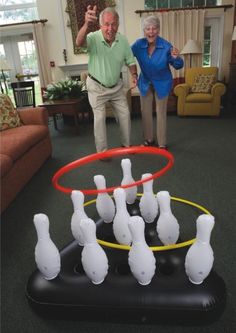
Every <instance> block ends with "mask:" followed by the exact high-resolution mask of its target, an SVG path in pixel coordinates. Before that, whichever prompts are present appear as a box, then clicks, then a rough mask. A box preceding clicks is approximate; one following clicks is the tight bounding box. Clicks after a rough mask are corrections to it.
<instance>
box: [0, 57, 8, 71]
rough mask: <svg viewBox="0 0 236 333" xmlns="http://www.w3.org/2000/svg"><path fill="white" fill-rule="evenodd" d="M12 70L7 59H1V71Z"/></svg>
mask: <svg viewBox="0 0 236 333" xmlns="http://www.w3.org/2000/svg"><path fill="white" fill-rule="evenodd" d="M10 69H11V67H10V65H9V64H8V62H7V61H6V60H5V59H1V58H0V70H1V71H9V70H10Z"/></svg>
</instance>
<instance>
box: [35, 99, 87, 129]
mask: <svg viewBox="0 0 236 333" xmlns="http://www.w3.org/2000/svg"><path fill="white" fill-rule="evenodd" d="M39 106H42V107H45V108H46V109H47V112H48V116H49V117H53V122H54V127H55V129H56V130H58V126H57V118H56V115H57V114H60V113H61V114H63V115H66V116H73V117H74V121H75V127H76V130H77V131H79V119H81V118H82V119H83V118H84V117H85V114H86V113H88V112H90V106H89V104H88V100H87V97H86V96H81V97H80V98H73V99H62V100H50V101H45V102H43V103H42V104H40V105H39Z"/></svg>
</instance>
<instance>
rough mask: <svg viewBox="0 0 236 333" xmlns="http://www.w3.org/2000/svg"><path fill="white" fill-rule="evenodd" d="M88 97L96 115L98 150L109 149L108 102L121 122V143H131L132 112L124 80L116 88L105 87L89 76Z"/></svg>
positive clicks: (95, 131) (95, 126) (95, 135)
mask: <svg viewBox="0 0 236 333" xmlns="http://www.w3.org/2000/svg"><path fill="white" fill-rule="evenodd" d="M86 85H87V90H88V99H89V103H90V105H91V107H92V109H93V115H94V137H95V145H96V150H97V152H100V151H105V150H107V148H108V146H107V130H106V102H108V101H109V102H110V104H111V106H112V109H113V112H114V115H115V117H116V119H117V121H118V123H119V127H120V135H121V144H122V145H123V146H125V147H128V146H129V145H130V130H131V121H130V112H129V107H128V103H127V99H126V96H125V93H124V90H123V83H122V80H120V81H119V82H118V84H117V85H116V86H115V87H114V88H105V87H103V86H102V85H100V84H99V83H97V82H96V81H94V80H93V79H91V78H90V77H89V76H88V77H87V80H86Z"/></svg>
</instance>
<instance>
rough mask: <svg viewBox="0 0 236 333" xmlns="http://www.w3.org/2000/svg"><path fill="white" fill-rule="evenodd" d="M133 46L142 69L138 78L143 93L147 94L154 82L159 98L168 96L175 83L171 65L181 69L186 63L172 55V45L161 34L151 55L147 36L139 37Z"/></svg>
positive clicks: (143, 94)
mask: <svg viewBox="0 0 236 333" xmlns="http://www.w3.org/2000/svg"><path fill="white" fill-rule="evenodd" d="M131 48H132V51H133V54H134V56H135V57H136V59H137V61H138V63H139V66H140V69H141V73H140V76H139V79H138V87H139V90H140V93H141V95H142V96H145V95H146V94H147V91H148V89H149V86H150V84H152V85H153V87H154V89H155V91H156V93H157V95H158V97H159V98H164V97H166V96H168V95H169V93H170V91H171V89H172V85H173V78H172V74H171V71H170V65H171V66H173V67H174V68H175V69H180V68H182V67H183V65H184V61H183V59H182V58H181V57H177V58H174V57H172V56H171V48H172V45H171V44H170V43H169V42H168V41H167V40H165V39H164V38H162V37H159V36H158V37H157V39H156V48H155V50H154V52H153V53H152V55H151V56H149V54H148V42H147V39H146V38H140V39H137V40H136V42H135V43H134V44H133V45H132V46H131Z"/></svg>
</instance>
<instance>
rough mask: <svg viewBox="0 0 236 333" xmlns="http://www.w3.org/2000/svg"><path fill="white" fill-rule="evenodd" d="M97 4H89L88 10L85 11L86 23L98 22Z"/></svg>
mask: <svg viewBox="0 0 236 333" xmlns="http://www.w3.org/2000/svg"><path fill="white" fill-rule="evenodd" d="M96 14H97V6H96V5H95V6H93V7H92V6H91V5H89V6H88V7H87V12H86V13H85V22H86V23H96V22H97V19H98V18H97V15H96Z"/></svg>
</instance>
